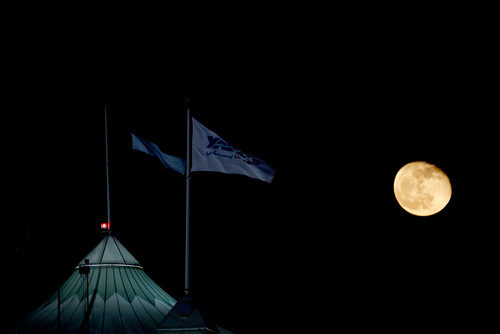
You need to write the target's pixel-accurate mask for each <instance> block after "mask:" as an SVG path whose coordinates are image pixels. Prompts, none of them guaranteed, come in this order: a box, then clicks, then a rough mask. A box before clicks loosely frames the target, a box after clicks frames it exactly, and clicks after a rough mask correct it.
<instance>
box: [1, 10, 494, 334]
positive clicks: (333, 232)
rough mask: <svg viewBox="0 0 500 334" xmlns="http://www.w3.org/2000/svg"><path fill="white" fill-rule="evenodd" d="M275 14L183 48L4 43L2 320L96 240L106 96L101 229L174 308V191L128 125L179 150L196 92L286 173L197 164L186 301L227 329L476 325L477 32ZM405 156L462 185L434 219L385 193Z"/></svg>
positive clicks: (482, 246) (179, 206)
mask: <svg viewBox="0 0 500 334" xmlns="http://www.w3.org/2000/svg"><path fill="white" fill-rule="evenodd" d="M235 21H238V20H235ZM269 21H272V20H269ZM269 21H268V24H269V25H270V27H268V28H266V29H261V30H259V31H256V30H255V29H253V28H251V27H252V25H251V22H253V21H251V20H250V21H248V22H247V21H245V22H247V24H248V25H246V24H241V26H240V25H239V26H238V29H237V30H236V31H233V30H232V29H228V28H227V26H222V27H220V28H217V29H213V30H210V31H204V30H203V29H200V30H197V31H195V32H194V33H193V34H192V35H191V36H190V37H191V38H188V37H186V38H181V39H183V40H184V43H180V44H177V43H175V45H174V42H173V41H172V40H170V39H169V38H170V37H168V36H171V35H168V36H167V34H166V35H165V36H164V39H163V40H161V41H160V40H159V39H158V38H159V36H161V34H160V33H159V32H158V29H154V28H160V27H159V26H155V27H154V28H151V30H147V29H146V28H144V30H139V32H137V30H135V28H132V27H129V28H124V29H123V30H121V29H119V28H117V27H111V26H110V27H108V28H109V29H108V30H106V31H105V32H103V34H102V36H101V37H102V38H101V39H100V40H99V42H98V43H97V44H94V42H93V41H92V38H87V35H86V32H84V31H80V32H79V34H78V36H77V37H76V36H75V35H71V38H65V37H66V36H65V35H61V36H59V35H57V36H58V37H54V36H53V34H51V32H54V31H59V30H58V28H51V29H49V31H48V32H45V31H44V32H40V31H37V30H35V29H33V30H29V31H27V32H26V33H25V34H23V37H24V38H23V39H22V43H21V42H20V40H21V39H18V38H12V41H10V42H11V43H12V44H13V45H14V46H16V47H15V48H11V53H10V54H9V56H8V60H7V61H6V64H7V65H6V67H5V69H4V72H5V76H4V78H6V82H8V85H7V86H6V88H4V90H3V92H4V94H5V95H4V96H5V98H4V99H3V100H2V110H3V111H4V112H3V113H2V123H1V124H2V142H3V148H4V159H3V165H4V174H3V175H4V181H3V186H2V188H3V191H4V194H6V195H7V196H6V197H7V199H6V201H5V200H4V206H3V210H2V211H3V221H4V222H3V227H4V229H3V233H2V235H3V242H2V243H3V245H4V246H5V247H6V250H5V251H4V255H5V254H7V255H6V257H7V261H6V266H4V270H5V271H8V272H9V274H8V275H7V276H8V282H7V284H8V286H9V288H8V291H10V292H11V293H8V300H4V303H7V305H13V306H12V307H11V309H10V313H9V315H10V319H11V323H12V322H13V321H14V319H17V320H19V319H21V318H22V315H23V314H25V313H27V312H29V311H30V310H32V309H33V308H35V307H36V306H38V305H40V304H41V303H42V302H43V301H45V300H46V299H47V298H48V297H49V296H50V295H51V294H52V293H54V292H55V291H56V290H57V288H58V287H59V286H60V285H61V284H62V283H63V282H64V281H65V280H66V279H67V278H68V277H69V275H70V274H71V272H72V271H73V270H74V268H75V266H76V264H77V263H78V262H79V261H80V260H82V259H83V258H84V256H85V255H86V254H88V253H89V252H90V251H91V250H92V249H93V248H94V247H95V245H96V244H97V243H98V241H99V240H100V238H102V235H101V234H100V233H99V224H100V223H101V222H103V221H105V220H106V174H105V146H104V105H105V104H109V106H110V109H109V136H110V183H111V219H112V229H113V231H114V232H115V233H116V236H117V237H118V239H119V240H120V241H121V242H122V243H123V244H124V246H125V247H126V248H127V249H128V250H129V251H130V252H131V253H132V254H133V255H134V256H135V257H136V258H137V259H138V260H139V262H141V264H142V265H143V267H144V270H145V272H146V273H147V274H148V275H149V276H150V277H151V278H152V279H153V280H154V281H155V282H156V283H158V284H159V285H160V286H161V287H162V288H163V289H164V290H165V291H166V292H168V293H169V294H170V295H172V296H173V297H174V298H178V297H179V296H181V294H182V291H183V284H184V276H183V275H184V210H185V207H184V205H185V188H184V187H185V184H184V178H183V177H182V176H181V175H179V174H177V173H175V172H173V171H170V170H167V169H166V168H165V167H163V166H162V164H161V163H160V161H159V160H158V159H156V158H154V157H151V156H148V155H146V154H144V153H141V152H137V151H133V150H132V149H131V138H130V133H131V132H133V133H135V134H137V135H139V136H142V137H144V138H145V139H148V140H150V141H152V142H154V143H156V144H157V145H158V146H159V147H160V149H162V150H163V152H165V153H168V154H171V155H175V156H180V157H183V158H185V154H186V153H185V151H186V148H185V145H186V143H185V137H186V114H185V109H184V95H185V94H188V95H189V96H190V99H191V111H192V115H193V116H194V117H195V118H196V119H197V120H199V121H200V122H201V123H202V124H203V125H205V126H206V127H207V128H209V129H211V130H212V131H214V132H216V133H217V134H218V135H220V136H221V137H222V138H223V139H225V140H226V141H227V142H228V143H229V144H231V145H232V146H233V147H236V148H238V149H240V150H242V151H244V152H246V153H250V154H252V155H254V156H256V157H259V158H261V159H263V160H264V161H266V162H267V163H268V164H269V165H271V166H272V167H273V168H274V169H275V170H276V174H275V179H274V180H273V182H272V183H271V184H267V183H264V182H261V181H258V180H254V179H250V178H247V177H245V176H240V175H227V174H220V173H209V172H198V173H193V177H192V185H191V191H192V202H191V207H192V212H191V215H192V216H191V221H192V239H191V240H192V276H191V281H192V292H193V296H194V298H195V299H196V300H197V301H198V303H199V305H200V308H201V310H202V312H204V313H205V314H206V315H207V316H208V317H210V318H212V319H214V320H215V322H216V323H218V324H220V325H221V326H223V327H226V328H228V329H229V330H232V331H234V332H235V333H255V332H256V331H259V330H261V332H262V327H263V326H264V327H265V328H266V330H265V331H264V332H272V331H273V330H274V331H275V332H285V329H295V330H297V329H304V330H306V329H308V331H310V330H311V329H319V328H324V329H326V328H328V329H340V328H348V329H351V330H353V331H354V330H357V329H368V328H370V329H373V328H380V329H388V330H389V329H394V330H402V331H403V332H405V331H406V329H408V328H420V329H423V328H428V327H429V326H433V328H450V326H451V327H453V328H462V327H463V326H473V325H474V324H477V322H476V321H477V320H475V319H476V318H474V320H473V317H472V314H476V313H481V312H478V311H477V310H478V309H479V308H480V307H481V306H482V305H484V303H483V300H482V298H483V297H484V296H483V293H482V292H481V289H482V288H484V285H483V284H481V282H483V280H482V277H483V275H484V274H483V273H482V271H483V269H484V268H485V267H488V266H489V265H488V261H487V257H488V256H489V255H490V252H491V249H492V246H491V244H490V243H489V242H488V240H487V239H488V238H491V233H490V232H489V229H490V228H491V227H490V226H491V224H492V223H493V219H492V218H491V216H490V214H489V213H488V212H489V210H491V206H490V205H488V204H486V203H487V202H489V198H488V194H489V191H487V190H483V189H487V188H488V187H489V182H490V178H491V177H490V176H488V175H489V171H490V170H492V168H493V166H492V165H491V164H490V163H489V160H490V159H491V158H492V154H494V153H495V152H496V151H495V150H493V147H494V142H493V140H494V135H493V124H494V122H497V121H496V119H494V118H493V116H494V115H493V113H492V111H493V109H492V108H491V107H490V106H489V105H488V104H487V102H486V101H487V97H488V96H489V95H490V94H491V92H492V90H491V89H488V88H487V85H485V81H484V76H488V75H487V74H485V67H484V63H483V62H482V61H481V59H483V57H482V52H483V51H482V48H481V46H482V45H483V41H482V40H481V39H479V38H478V37H477V36H478V35H477V34H474V33H471V30H469V27H468V25H467V24H465V23H464V22H463V21H461V20H459V21H458V22H454V21H453V22H451V20H450V21H446V22H444V23H442V24H441V23H439V24H438V23H436V22H442V21H440V20H434V19H433V18H428V20H425V21H423V20H416V19H414V20H412V21H411V22H412V23H408V22H405V17H402V18H401V19H400V20H393V21H390V22H389V21H384V20H381V21H378V20H372V21H369V22H367V21H363V20H361V21H362V22H363V24H361V23H359V22H358V23H359V24H358V23H356V21H350V22H343V24H340V23H334V24H332V25H329V24H328V22H324V24H323V23H320V22H321V20H319V21H320V22H316V23H315V24H308V25H307V26H304V25H301V24H292V25H291V27H290V28H285V27H284V26H283V25H284V24H285V23H283V25H282V24H276V25H275V26H274V25H272V24H271V23H269ZM311 21H315V20H311ZM287 23H293V22H287ZM232 24H236V22H232ZM271 26H272V27H271ZM152 30H156V33H155V34H149V32H151V31H152ZM61 34H62V33H61ZM47 35H51V36H52V38H50V39H47V38H46V36H47ZM174 35H175V34H174ZM59 37H60V38H59ZM186 41H189V42H186ZM160 42H161V43H160ZM417 160H424V161H427V162H430V163H433V164H436V165H437V166H438V167H440V168H442V169H443V170H444V171H445V172H446V173H447V175H448V176H449V178H450V180H451V183H452V187H453V194H452V198H451V201H450V203H449V204H448V206H447V207H446V208H445V209H444V210H442V211H441V212H439V213H438V214H436V215H434V216H430V217H416V216H412V215H410V214H408V213H407V212H406V211H404V210H403V209H401V208H400V207H399V205H398V203H397V202H396V200H395V198H394V194H393V180H394V176H395V175H396V173H397V171H398V170H399V168H400V167H402V166H403V165H404V164H406V163H407V162H410V161H417ZM474 326H475V325H474Z"/></svg>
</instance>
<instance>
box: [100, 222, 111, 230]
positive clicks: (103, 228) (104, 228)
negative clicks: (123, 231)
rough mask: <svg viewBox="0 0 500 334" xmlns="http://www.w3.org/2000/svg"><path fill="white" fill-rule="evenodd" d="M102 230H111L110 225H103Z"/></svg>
mask: <svg viewBox="0 0 500 334" xmlns="http://www.w3.org/2000/svg"><path fill="white" fill-rule="evenodd" d="M101 230H109V223H101Z"/></svg>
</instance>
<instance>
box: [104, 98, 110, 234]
mask: <svg viewBox="0 0 500 334" xmlns="http://www.w3.org/2000/svg"><path fill="white" fill-rule="evenodd" d="M104 138H105V140H106V191H107V205H108V230H111V210H110V204H109V148H108V109H107V107H106V105H105V106H104Z"/></svg>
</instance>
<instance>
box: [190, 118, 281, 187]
mask: <svg viewBox="0 0 500 334" xmlns="http://www.w3.org/2000/svg"><path fill="white" fill-rule="evenodd" d="M192 120H193V144H192V167H191V171H193V172H196V171H211V172H220V173H227V174H241V175H246V176H248V177H251V178H254V179H258V180H262V181H265V182H271V181H272V180H273V177H274V169H273V168H271V166H269V165H268V164H267V163H265V162H264V161H262V160H260V159H258V158H256V157H254V156H251V155H250V154H246V153H244V152H242V151H240V150H237V149H235V148H233V147H232V146H230V145H229V144H228V143H227V142H226V141H225V140H223V139H222V138H221V137H219V136H218V135H217V134H216V133H215V132H213V131H211V130H209V129H207V128H206V127H205V126H203V125H202V124H201V123H200V122H198V121H197V120H196V119H194V118H192Z"/></svg>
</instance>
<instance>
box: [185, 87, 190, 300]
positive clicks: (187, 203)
mask: <svg viewBox="0 0 500 334" xmlns="http://www.w3.org/2000/svg"><path fill="white" fill-rule="evenodd" d="M185 103H186V111H187V112H186V114H187V122H186V126H187V131H186V132H187V138H186V173H185V176H186V245H185V247H186V249H185V263H184V293H185V294H186V295H188V294H189V288H190V281H189V269H190V263H189V239H190V203H191V194H190V186H191V111H190V110H189V98H188V97H187V95H186V97H185Z"/></svg>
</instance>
